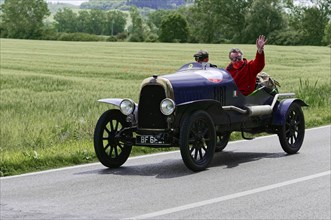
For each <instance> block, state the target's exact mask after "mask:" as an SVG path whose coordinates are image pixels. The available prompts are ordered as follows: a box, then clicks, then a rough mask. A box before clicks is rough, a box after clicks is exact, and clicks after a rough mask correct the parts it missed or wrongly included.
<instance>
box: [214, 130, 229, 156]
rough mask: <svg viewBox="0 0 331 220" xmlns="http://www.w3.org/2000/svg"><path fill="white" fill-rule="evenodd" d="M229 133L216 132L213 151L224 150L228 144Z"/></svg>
mask: <svg viewBox="0 0 331 220" xmlns="http://www.w3.org/2000/svg"><path fill="white" fill-rule="evenodd" d="M230 135H231V132H224V133H220V134H217V137H216V148H215V152H220V151H222V150H224V148H225V147H226V145H228V142H229V140H230Z"/></svg>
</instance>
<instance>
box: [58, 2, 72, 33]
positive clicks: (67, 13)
mask: <svg viewBox="0 0 331 220" xmlns="http://www.w3.org/2000/svg"><path fill="white" fill-rule="evenodd" d="M54 20H55V21H56V23H55V27H56V29H57V30H58V31H59V32H68V33H74V32H77V21H78V19H77V14H76V13H75V12H73V11H72V10H71V9H69V8H64V9H60V10H59V11H58V12H57V13H56V14H55V15H54Z"/></svg>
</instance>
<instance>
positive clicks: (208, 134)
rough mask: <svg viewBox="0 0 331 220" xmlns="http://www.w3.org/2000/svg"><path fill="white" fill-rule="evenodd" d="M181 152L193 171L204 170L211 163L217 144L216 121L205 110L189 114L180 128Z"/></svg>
mask: <svg viewBox="0 0 331 220" xmlns="http://www.w3.org/2000/svg"><path fill="white" fill-rule="evenodd" d="M180 131H181V132H180V140H179V143H180V153H181V155H182V159H183V161H184V163H185V165H186V166H187V167H188V168H189V169H191V170H192V171H202V170H204V169H206V168H207V167H208V166H209V164H210V163H211V161H212V159H213V157H214V152H215V144H216V133H215V127H214V123H213V121H212V119H211V117H210V116H209V114H208V113H207V112H205V111H196V112H194V113H193V114H191V115H188V116H187V117H186V118H185V119H184V121H183V123H182V125H181V129H180Z"/></svg>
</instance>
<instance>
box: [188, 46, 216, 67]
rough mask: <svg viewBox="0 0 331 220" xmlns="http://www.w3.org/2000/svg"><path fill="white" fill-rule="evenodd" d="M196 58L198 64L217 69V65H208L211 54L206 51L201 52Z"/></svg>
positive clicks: (195, 55)
mask: <svg viewBox="0 0 331 220" xmlns="http://www.w3.org/2000/svg"><path fill="white" fill-rule="evenodd" d="M193 57H194V58H195V61H197V62H198V63H201V64H202V65H203V66H204V67H215V68H217V66H216V65H214V64H211V63H208V61H209V54H208V52H207V51H205V50H199V51H198V52H197V53H196V54H194V55H193Z"/></svg>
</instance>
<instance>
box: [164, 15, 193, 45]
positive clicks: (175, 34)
mask: <svg viewBox="0 0 331 220" xmlns="http://www.w3.org/2000/svg"><path fill="white" fill-rule="evenodd" d="M188 35H189V29H188V25H187V21H186V19H185V18H184V17H183V16H182V15H181V14H178V13H171V14H169V15H168V16H166V17H165V18H164V19H162V22H161V27H160V36H159V39H160V41H163V42H176V41H179V42H181V43H183V42H187V39H188Z"/></svg>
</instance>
